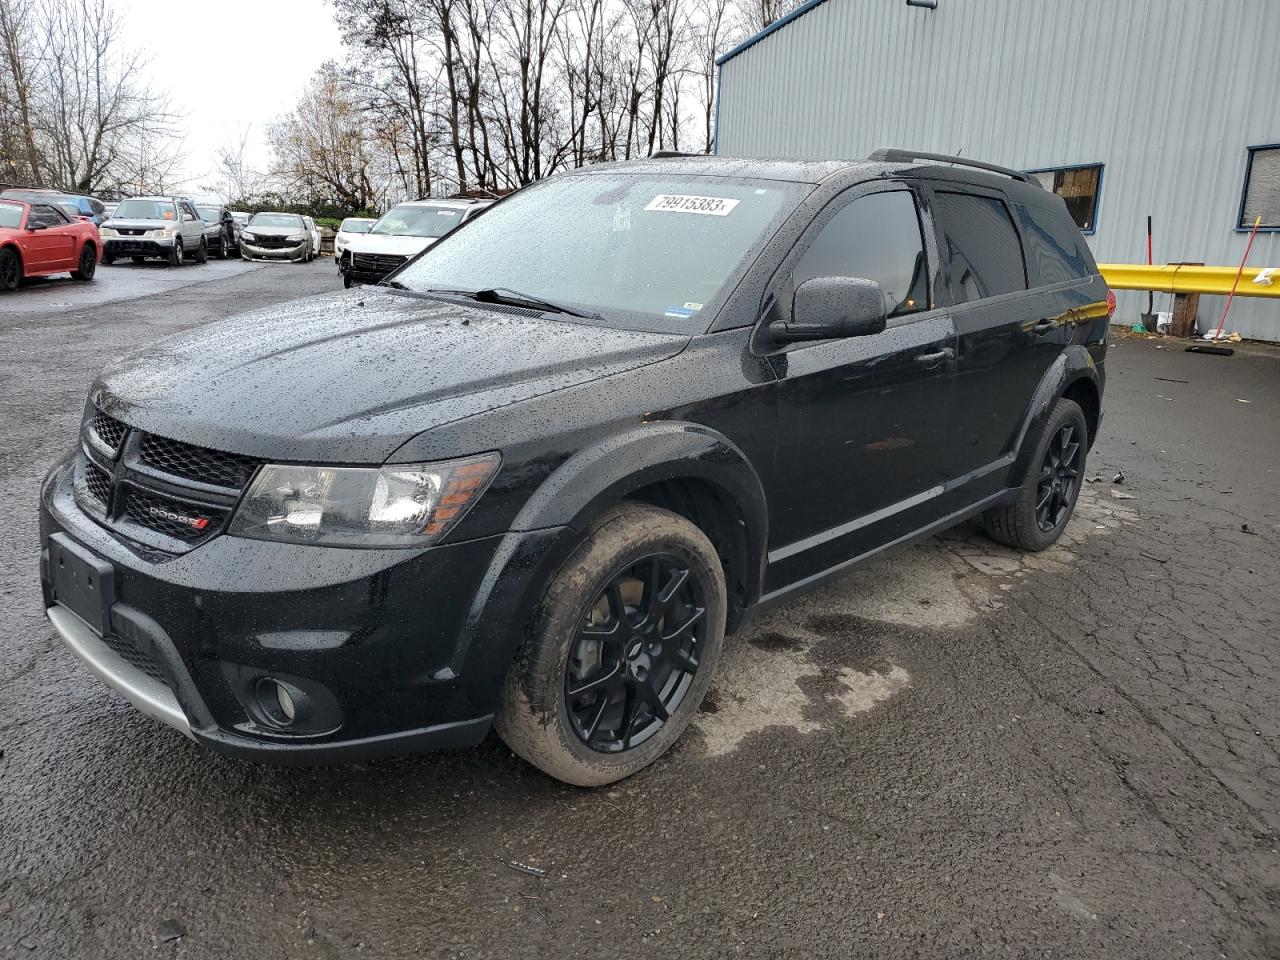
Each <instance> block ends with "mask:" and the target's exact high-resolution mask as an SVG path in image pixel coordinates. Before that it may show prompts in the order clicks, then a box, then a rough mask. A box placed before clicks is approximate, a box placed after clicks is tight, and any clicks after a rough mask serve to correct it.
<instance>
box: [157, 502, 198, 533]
mask: <svg viewBox="0 0 1280 960" xmlns="http://www.w3.org/2000/svg"><path fill="white" fill-rule="evenodd" d="M147 513H148V514H149V515H150V516H152V517H155V518H156V519H157V520H169V521H171V522H173V523H181V524H182V525H184V526H187V527H190V528H191V529H192V530H203V529H204V528H205V527H207V526H208V525H209V518H208V517H192V516H188V515H187V514H185V513H178V512H177V511H175V510H166V509H165V508H164V507H156V506H149V507H147Z"/></svg>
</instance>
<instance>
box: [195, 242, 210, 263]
mask: <svg viewBox="0 0 1280 960" xmlns="http://www.w3.org/2000/svg"><path fill="white" fill-rule="evenodd" d="M208 262H209V242H208V241H207V240H205V238H204V237H201V238H200V246H198V247H196V263H208Z"/></svg>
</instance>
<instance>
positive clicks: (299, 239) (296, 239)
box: [289, 234, 307, 243]
mask: <svg viewBox="0 0 1280 960" xmlns="http://www.w3.org/2000/svg"><path fill="white" fill-rule="evenodd" d="M305 239H307V238H306V237H304V236H303V235H302V234H298V235H297V236H295V237H290V238H289V242H290V243H301V242H302V241H303V240H305Z"/></svg>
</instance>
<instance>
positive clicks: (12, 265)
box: [0, 250, 22, 291]
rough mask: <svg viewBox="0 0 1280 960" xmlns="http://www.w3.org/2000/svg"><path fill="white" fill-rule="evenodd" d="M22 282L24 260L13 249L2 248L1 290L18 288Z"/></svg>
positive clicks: (0, 255)
mask: <svg viewBox="0 0 1280 960" xmlns="http://www.w3.org/2000/svg"><path fill="white" fill-rule="evenodd" d="M21 283H22V260H21V259H20V258H19V257H18V254H17V253H16V252H14V251H13V250H0V290H4V291H9V290H17V289H18V287H19V286H20V285H21Z"/></svg>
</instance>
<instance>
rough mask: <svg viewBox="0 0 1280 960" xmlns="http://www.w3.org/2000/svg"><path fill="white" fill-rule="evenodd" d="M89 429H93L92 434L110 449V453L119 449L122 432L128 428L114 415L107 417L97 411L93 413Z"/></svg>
mask: <svg viewBox="0 0 1280 960" xmlns="http://www.w3.org/2000/svg"><path fill="white" fill-rule="evenodd" d="M89 429H90V430H92V431H93V435H94V436H95V437H97V438H98V441H99V442H100V443H101V444H102V445H103V447H105V448H106V449H108V450H110V451H111V453H112V455H113V456H114V455H115V452H116V451H117V450H118V449H120V441H121V440H123V439H124V432H125V431H126V430H127V429H129V428H128V427H126V426H125V425H124V424H123V423H121V422H120V421H119V420H117V419H115V418H114V417H108V416H107V415H106V414H105V413H102V412H101V411H99V412H98V413H95V414H94V415H93V419H92V420H91V421H90V422H89Z"/></svg>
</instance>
